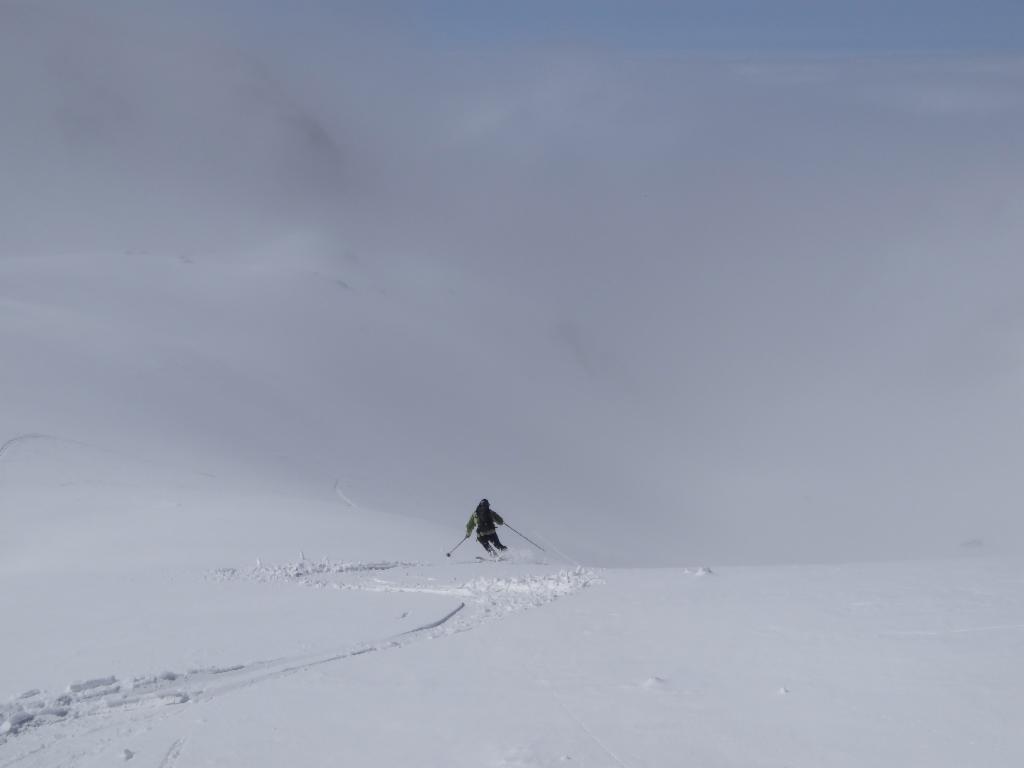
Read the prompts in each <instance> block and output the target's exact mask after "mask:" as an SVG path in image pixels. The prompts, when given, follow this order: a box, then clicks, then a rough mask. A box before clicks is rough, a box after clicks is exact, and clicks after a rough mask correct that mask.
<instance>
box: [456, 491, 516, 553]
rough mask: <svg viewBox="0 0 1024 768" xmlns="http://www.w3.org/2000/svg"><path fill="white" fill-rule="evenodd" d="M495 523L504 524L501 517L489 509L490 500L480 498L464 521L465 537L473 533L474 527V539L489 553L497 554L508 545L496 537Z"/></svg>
mask: <svg viewBox="0 0 1024 768" xmlns="http://www.w3.org/2000/svg"><path fill="white" fill-rule="evenodd" d="M495 524H498V525H504V524H505V521H504V520H502V519H501V515H499V514H498V513H497V512H495V511H494V510H493V509H491V502H489V501H488V500H487V499H481V500H480V503H479V504H477V505H476V511H475V512H473V514H472V515H470V517H469V522H468V523H466V538H467V539H468V538H469V537H470V535H471V534H472V533H473V529H474V528H476V540H477V541H479V542H480V545H481V546H482V547H483V548H484V549H486V550H487V551H488V552H489V553H490V554H492V555H497V554H498V553H499V552H503V551H505V550H506V549H508V547H506V546H505V545H504V544H502V543H501V541H500V540H499V539H498V532H497V530H496V529H495V527H494V526H495Z"/></svg>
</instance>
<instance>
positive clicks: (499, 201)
mask: <svg viewBox="0 0 1024 768" xmlns="http://www.w3.org/2000/svg"><path fill="white" fill-rule="evenodd" d="M354 21H355V23H354V24H353V25H352V26H351V28H350V29H349V30H348V31H344V32H339V33H338V34H339V36H337V37H333V38H331V37H330V34H328V31H326V30H324V31H321V33H320V34H313V30H312V29H311V28H310V29H307V30H306V31H307V32H309V33H310V37H309V38H308V39H309V41H310V42H309V45H308V46H305V47H302V48H301V50H299V47H294V46H293V47H291V48H289V49H288V50H285V49H284V48H283V47H281V46H280V45H275V44H272V41H269V40H268V39H266V30H263V33H264V36H263V37H261V36H260V35H256V34H254V29H253V26H252V24H253V22H252V21H251V20H247V19H235V20H233V22H237V23H232V24H227V25H225V24H223V23H222V21H219V20H218V19H217V18H215V17H214V16H213V15H207V14H203V13H198V12H197V13H173V14H172V13H169V12H166V11H163V12H160V13H157V14H156V15H153V13H151V12H150V11H145V12H143V11H138V10H132V9H130V8H126V7H120V6H117V5H115V6H112V7H111V8H108V9H107V10H105V11H104V10H89V9H84V8H81V7H77V6H75V5H73V4H61V3H10V4H5V5H4V6H3V8H0V93H2V97H3V104H4V108H3V118H2V120H0V147H2V148H0V162H2V165H3V170H4V172H3V174H2V175H0V357H2V359H3V361H4V369H5V375H4V376H3V378H2V379H0V402H3V403H4V408H3V410H2V411H0V438H3V439H6V438H8V437H14V436H16V435H18V434H23V433H45V434H53V435H57V436H60V437H62V438H66V439H72V440H79V441H83V442H88V443H90V444H98V445H102V446H104V447H105V448H109V449H111V450H115V451H124V452H131V453H136V454H139V455H143V456H146V457H149V458H150V459H151V460H152V461H154V462H158V463H161V464H163V465H167V466H170V465H173V466H174V467H176V468H180V469H184V470H189V471H192V470H198V471H204V472H210V473H214V474H219V475H222V476H227V477H231V478H233V479H234V481H235V482H237V483H238V484H239V486H240V487H244V486H245V485H246V484H248V483H261V484H264V485H268V486H273V487H275V488H280V489H288V490H290V491H295V490H299V491H301V493H303V494H309V495H313V496H317V495H324V496H328V497H329V496H330V494H331V493H332V492H333V491H332V489H333V487H334V483H335V482H336V481H339V480H340V481H341V483H342V486H343V487H344V489H345V493H346V494H347V495H349V496H351V498H352V499H354V500H355V501H357V502H358V503H359V504H361V505H364V506H365V507H366V508H368V509H384V510H388V511H392V512H399V513H407V514H411V515H417V516H422V517H427V518H430V519H432V520H435V521H438V522H445V523H450V524H451V526H452V531H453V532H454V533H455V534H456V535H458V525H459V524H461V522H462V519H463V518H464V517H465V516H466V515H467V514H468V512H469V511H470V510H471V508H472V504H473V503H474V502H475V501H476V499H478V498H479V497H480V496H482V495H487V496H489V497H490V498H492V499H493V500H494V501H495V503H496V506H497V507H498V508H499V509H502V510H504V511H506V512H509V513H510V514H511V513H514V515H515V516H516V517H515V519H520V520H522V521H524V522H525V523H526V524H528V525H529V526H532V527H533V528H534V529H536V530H539V531H541V532H543V533H544V534H545V535H547V536H549V537H551V538H552V539H554V540H557V541H558V542H559V543H560V544H561V545H562V547H563V548H564V549H565V550H566V551H567V552H570V553H571V554H573V555H574V556H575V557H577V558H581V559H588V560H593V561H596V562H604V563H622V562H629V563H673V562H675V563H678V562H693V561H695V560H701V561H704V560H714V561H783V560H823V559H825V560H827V559H846V558H859V557H893V556H908V555H919V554H928V553H948V552H950V551H954V550H955V549H956V546H957V544H958V543H959V542H960V541H962V540H963V539H967V538H974V537H982V538H984V539H986V540H987V541H992V540H999V541H1001V542H1004V543H1005V544H1004V545H1005V546H1007V547H1013V546H1015V545H1017V544H1019V542H1020V535H1021V530H1020V525H1019V523H1018V522H1017V521H1016V519H1015V516H1014V515H1012V514H1010V512H1009V510H1010V509H1011V508H1012V507H1013V506H1014V503H1015V499H1016V485H1017V481H1016V473H1017V461H1016V456H1018V455H1019V451H1020V450H1021V448H1024V417H1022V415H1021V414H1022V413H1024V411H1022V410H1021V409H1020V407H1019V406H1020V395H1019V392H1020V391H1021V390H1020V384H1021V376H1022V364H1021V360H1020V357H1019V354H1018V352H1017V350H1018V349H1019V348H1020V347H1019V345H1020V342H1021V340H1022V337H1024V314H1022V312H1021V309H1020V304H1019V302H1018V301H1017V297H1016V286H1017V285H1019V284H1020V281H1021V278H1024V274H1022V269H1024V266H1022V263H1021V261H1020V259H1019V258H1018V256H1017V252H1018V249H1019V243H1020V238H1021V235H1022V234H1024V233H1022V231H1021V225H1020V221H1022V220H1024V219H1022V218H1021V217H1020V216H1019V213H1020V211H1021V206H1022V205H1024V202H1022V201H1024V191H1022V189H1021V184H1020V178H1021V175H1020V170H1021V169H1022V167H1024V150H1022V146H1021V139H1020V136H1022V135H1024V107H1022V103H1021V99H1020V96H1019V94H1020V92H1021V90H1020V88H1019V86H1020V80H1021V77H1022V69H1021V65H1020V62H1019V61H1016V60H1013V59H1008V60H982V61H979V60H960V59H952V60H939V61H936V60H914V61H901V60H896V61H893V60H867V59H850V60H801V61H795V62H794V61H788V60H780V59H771V60H749V59H742V60H738V59H724V60H721V59H718V60H716V59H700V60H685V59H684V60H675V59H672V58H658V57H643V56H628V55H625V54H621V53H616V52H608V51H593V50H591V51H573V52H566V51H564V50H540V51H531V52H529V54H526V53H523V52H521V51H500V52H497V53H495V52H489V53H484V52H480V51H474V50H472V49H470V50H459V51H455V52H449V53H446V54H438V53H437V52H434V51H431V50H429V48H427V47H422V46H420V47H418V46H416V45H415V44H410V41H409V40H407V39H403V38H402V36H401V35H398V34H395V33H394V32H393V31H387V30H380V29H376V30H375V31H374V34H373V35H371V36H370V37H369V38H363V39H361V37H360V35H359V34H358V21H359V20H358V19H356V20H354ZM297 23H298V22H297ZM308 23H309V24H310V27H312V22H311V21H310V22H308ZM325 38H330V40H329V41H328V40H326V39H325ZM5 514H6V512H5Z"/></svg>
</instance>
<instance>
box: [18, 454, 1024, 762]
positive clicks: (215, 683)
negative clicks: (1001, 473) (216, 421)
mask: <svg viewBox="0 0 1024 768" xmlns="http://www.w3.org/2000/svg"><path fill="white" fill-rule="evenodd" d="M0 463H2V464H3V466H4V470H3V472H4V474H3V483H2V486H0V494H2V502H3V505H4V509H5V510H10V509H32V510H33V512H34V514H32V515H5V517H4V542H5V544H4V559H3V561H2V565H0V577H2V582H3V587H4V588H3V590H2V591H0V616H2V617H3V621H4V630H5V631H4V632H3V633H2V634H0V723H2V725H0V767H3V768H6V767H7V766H18V767H19V768H23V767H33V766H81V767H83V768H84V767H85V766H103V765H114V764H120V763H122V762H124V761H128V760H130V761H131V762H132V765H139V766H153V767H154V768H169V767H170V766H178V767H179V768H185V767H186V766H205V765H223V766H291V765H295V766H336V765H387V766H406V765H416V766H523V767H531V768H532V767H534V766H565V765H579V766H630V767H631V768H632V767H635V766H666V765H700V766H864V765H872V766H910V765H915V766H916V765H921V766H925V765H927V766H940V767H941V766H967V765H976V766H989V767H992V766H1007V767H1009V766H1018V765H1021V764H1024V736H1022V732H1021V729H1020V728H1019V724H1020V722H1022V715H1024V665H1022V664H1021V658H1022V653H1024V590H1022V586H1024V568H1021V567H1020V565H1018V564H1011V563H1008V562H1002V561H999V560H992V559H985V558H980V557H972V558H963V559H960V560H950V561H945V562H905V563H892V564H871V565H846V566H801V567H796V566H794V567H752V568H707V567H693V568H678V569H648V570H644V569H632V570H630V569H590V568H586V567H582V566H579V565H577V564H573V563H568V562H564V561H561V560H560V559H559V558H557V557H555V556H552V555H544V554H542V553H539V552H536V551H531V550H530V549H529V548H528V547H526V546H525V545H524V546H520V545H521V544H524V543H523V542H521V541H518V542H516V541H513V539H514V538H515V537H514V535H513V534H511V532H509V531H508V530H507V529H503V531H502V535H504V536H505V538H506V540H507V541H508V543H509V544H511V545H512V549H511V550H510V552H509V556H508V557H507V559H505V560H504V561H499V562H491V561H484V562H481V561H479V560H477V553H478V551H479V550H478V547H477V545H476V543H475V542H472V541H471V542H467V543H466V544H465V545H463V546H462V547H460V548H459V549H458V550H456V552H455V554H454V556H453V557H452V558H450V559H448V558H446V557H445V556H444V552H445V551H446V550H447V549H448V548H450V547H451V546H452V545H453V542H452V541H450V538H451V536H450V533H451V532H450V531H448V530H443V529H439V528H435V527H433V526H431V525H430V524H428V523H423V522H417V521H415V520H412V519H403V518H398V517H395V516H390V515H383V514H373V513H368V512H361V511H359V510H356V509H353V508H352V507H351V506H348V505H346V504H344V503H342V502H341V501H340V499H336V500H335V501H334V502H331V503H330V504H328V502H324V501H322V500H317V499H313V500H309V499H302V498H294V497H293V498H283V497H275V496H273V495H269V494H253V495H246V494H245V493H241V494H239V493H235V494H232V493H230V492H229V491H228V490H226V489H224V488H218V487H216V483H215V482H214V481H212V480H210V479H209V478H202V477H200V478H195V477H177V478H173V479H174V480H175V482H171V480H170V479H167V478H165V482H164V484H160V483H159V482H157V480H156V479H154V478H153V477H152V476H147V475H146V472H145V469H144V467H142V468H140V464H139V462H137V461H136V460H134V459H130V458H127V457H123V456H120V457H114V456H111V455H108V454H104V453H102V452H98V451H96V450H94V449H91V448H89V447H87V446H78V445H63V444H61V443H59V442H57V441H54V440H50V439H46V438H36V439H31V440H29V439H26V440H22V441H19V442H17V443H15V444H12V445H8V446H7V448H6V450H5V451H4V455H3V456H2V457H0ZM12 466H17V467H18V469H19V471H18V472H16V473H11V472H10V471H9V470H10V469H11V467H12ZM118 473H123V474H121V481H120V482H113V475H115V474H118ZM90 474H92V475H93V476H94V477H95V478H96V479H95V480H92V481H90V480H89V479H88V476H89V475H90ZM151 474H152V473H151ZM47 476H48V477H49V479H47ZM47 521H49V526H48V525H47ZM461 522H462V521H461V520H458V521H456V529H457V525H461ZM44 544H45V545H44Z"/></svg>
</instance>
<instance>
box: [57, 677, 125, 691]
mask: <svg viewBox="0 0 1024 768" xmlns="http://www.w3.org/2000/svg"><path fill="white" fill-rule="evenodd" d="M116 682H117V678H116V677H114V676H113V675H111V676H110V677H96V678H93V679H92V680H83V681H81V682H77V683H71V684H70V685H68V693H81V692H82V691H88V690H92V689H93V688H104V687H108V686H111V685H113V684H114V683H116Z"/></svg>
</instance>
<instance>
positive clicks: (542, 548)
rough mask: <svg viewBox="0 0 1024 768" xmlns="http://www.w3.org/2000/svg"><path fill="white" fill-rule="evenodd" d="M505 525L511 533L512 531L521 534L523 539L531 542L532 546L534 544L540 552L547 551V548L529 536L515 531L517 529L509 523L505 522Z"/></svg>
mask: <svg viewBox="0 0 1024 768" xmlns="http://www.w3.org/2000/svg"><path fill="white" fill-rule="evenodd" d="M505 527H506V528H508V529H509V530H510V531H512V533H514V534H517V535H518V536H522V537H523V538H524V539H526V540H527V541H528V542H530V543H531V544H533V546H535V547H536V548H537V549H539V550H540V551H541V552H547V550H546V549H544V547H542V546H541V545H540V544H538V543H537V542H536V541H534V540H533V539H531V538H529V537H528V536H523V534H521V533H519V531H517V530H516V529H515V528H513V527H512V526H511V525H509V524H508V523H505Z"/></svg>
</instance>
